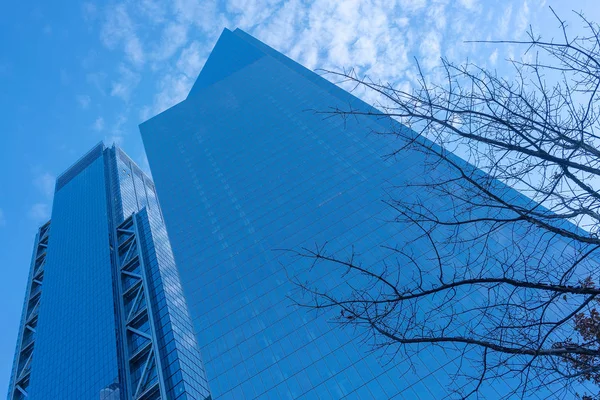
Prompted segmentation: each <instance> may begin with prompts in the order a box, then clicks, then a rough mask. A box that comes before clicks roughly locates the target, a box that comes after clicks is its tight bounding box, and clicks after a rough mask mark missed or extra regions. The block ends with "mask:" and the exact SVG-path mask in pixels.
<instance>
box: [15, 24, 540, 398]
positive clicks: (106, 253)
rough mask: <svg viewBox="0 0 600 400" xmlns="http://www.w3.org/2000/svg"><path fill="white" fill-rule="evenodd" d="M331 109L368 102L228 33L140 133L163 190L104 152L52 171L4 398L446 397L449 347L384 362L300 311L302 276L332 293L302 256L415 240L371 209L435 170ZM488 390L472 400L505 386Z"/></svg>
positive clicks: (383, 127) (381, 254)
mask: <svg viewBox="0 0 600 400" xmlns="http://www.w3.org/2000/svg"><path fill="white" fill-rule="evenodd" d="M331 107H343V108H348V107H351V108H355V109H362V110H372V109H371V108H369V106H368V105H367V104H365V103H364V102H362V101H360V100H359V99H357V98H356V97H354V96H352V95H351V94H350V93H348V92H346V91H344V90H342V89H341V88H339V87H337V86H336V85H334V84H332V83H330V82H328V81H326V80H325V79H323V78H321V77H320V76H318V75H317V74H315V73H313V72H311V71H309V70H308V69H306V68H304V67H302V66H301V65H299V64H297V63H295V62H294V61H292V60H290V59H289V58H287V57H285V56H283V55H282V54H280V53H278V52H276V51H275V50H273V49H271V48H270V47H268V46H266V45H265V44H263V43H261V42H260V41H258V40H256V39H255V38H253V37H251V36H250V35H248V34H246V33H244V32H243V31H240V30H235V31H229V30H225V31H224V32H223V34H222V35H221V37H220V38H219V40H218V42H217V44H216V46H215V48H214V49H213V51H212V53H211V55H210V57H209V58H208V60H207V62H206V64H205V66H204V68H203V69H202V71H201V73H200V75H199V77H198V79H197V81H196V83H195V84H194V86H193V88H192V89H191V91H190V93H189V95H188V97H187V98H186V99H185V100H184V101H182V102H181V103H179V104H177V105H175V106H174V107H172V108H170V109H169V110H167V111H165V112H163V113H161V114H159V115H157V116H155V117H153V118H151V119H150V120H148V121H146V122H144V123H142V124H141V125H140V130H141V134H142V138H143V141H144V145H145V148H146V152H147V155H148V159H149V162H150V166H151V170H152V176H153V179H154V182H155V183H154V182H153V181H152V180H151V179H150V178H149V177H148V176H146V175H145V174H144V173H143V172H142V171H141V170H140V169H139V168H138V167H137V166H136V165H135V164H134V163H133V162H132V161H131V160H130V159H129V157H127V155H126V154H125V153H124V152H123V151H122V150H120V149H119V148H118V147H115V146H113V147H111V148H106V147H105V146H104V145H103V144H98V145H97V146H95V147H94V148H93V149H92V150H91V151H90V152H89V153H88V154H86V155H85V156H84V157H82V158H81V159H80V160H79V161H77V162H76V163H75V164H74V165H73V166H72V167H70V168H69V169H68V170H67V171H66V172H64V173H63V174H62V175H61V176H60V177H58V179H57V182H56V189H55V195H54V206H53V210H52V218H51V221H49V222H48V223H46V224H44V225H43V226H42V227H41V228H40V229H39V232H38V234H37V236H36V240H35V246H34V252H33V257H32V261H31V271H30V274H29V281H28V286H27V293H26V296H25V302H24V306H23V316H22V320H21V327H20V332H19V338H18V343H17V348H16V354H15V359H14V360H15V361H14V366H13V371H12V376H11V382H10V392H9V399H10V400H22V399H33V400H40V399H52V400H54V399H60V400H70V399H73V400H87V399H90V400H96V399H100V400H117V399H119V400H121V399H123V400H129V399H135V400H157V399H163V400H167V399H168V400H184V399H194V400H210V399H219V400H220V399H226V400H230V399H231V400H240V399H277V400H279V399H342V398H344V399H392V398H394V399H444V398H456V397H458V394H457V392H455V391H454V389H456V388H457V386H458V387H459V388H460V384H461V381H460V377H458V380H456V381H455V378H457V377H456V375H455V373H456V371H458V370H459V365H464V364H468V363H469V362H470V360H469V359H468V357H463V355H464V354H463V353H462V351H461V350H460V349H457V351H452V350H451V349H444V351H439V350H438V349H435V348H431V347H420V348H417V349H416V350H415V354H414V356H413V357H412V358H411V360H410V361H411V362H410V363H409V362H408V361H407V357H406V354H405V353H401V352H398V353H396V354H394V356H386V357H380V356H381V355H382V354H381V353H378V352H369V343H364V342H361V341H360V340H358V339H357V335H358V333H357V332H356V331H355V330H353V329H352V328H343V329H340V328H339V327H338V326H337V324H335V323H331V321H330V320H331V318H329V319H328V318H327V317H331V316H325V317H324V316H322V315H318V314H317V313H311V312H307V310H305V309H302V308H299V307H297V306H294V300H298V299H300V301H304V302H310V299H304V300H302V299H301V298H300V297H299V296H301V295H302V291H299V290H298V288H297V287H296V286H295V285H294V284H293V282H292V280H294V279H297V280H299V281H300V282H304V281H305V280H310V281H312V282H316V283H318V285H319V286H320V288H321V290H328V291H332V292H335V291H336V290H338V287H339V286H340V284H341V282H339V280H338V279H339V275H337V274H335V275H334V274H332V273H331V271H329V270H326V269H321V268H318V267H317V268H312V270H311V268H310V266H311V265H310V260H307V259H305V258H303V257H298V256H297V255H296V253H294V251H293V250H294V249H301V248H303V247H304V248H308V249H314V248H315V246H322V245H326V246H327V250H328V252H329V253H334V254H336V255H339V256H340V257H344V255H348V254H352V253H353V252H356V253H358V254H359V255H360V258H361V260H362V261H364V262H365V264H377V263H382V262H384V261H385V260H386V259H387V257H388V256H389V252H388V251H385V248H386V247H395V246H397V245H399V244H400V245H401V244H403V243H409V242H410V239H411V237H413V236H414V234H415V233H414V232H410V231H406V230H405V226H403V225H400V224H394V223H390V221H393V220H394V218H395V217H396V214H395V213H394V212H393V210H392V209H391V208H390V207H389V206H388V205H386V204H384V203H383V202H382V201H381V200H382V199H384V198H386V197H387V195H386V193H387V192H388V191H389V190H394V189H395V188H398V187H406V186H407V185H408V184H410V183H411V182H413V181H414V177H415V176H418V175H420V174H425V173H431V170H428V168H427V166H426V162H425V159H424V155H423V154H421V153H419V152H417V151H406V152H403V153H401V154H399V155H398V157H396V158H395V159H391V158H385V157H383V156H385V155H388V154H390V153H393V152H394V151H396V150H397V143H395V142H394V141H393V139H392V138H390V137H386V136H379V135H375V134H373V132H381V131H388V130H389V129H390V128H393V129H404V128H403V127H401V126H399V125H398V123H397V122H395V121H393V120H391V119H389V118H379V119H368V120H367V119H361V120H358V119H342V118H324V117H323V115H322V114H319V113H317V112H315V110H327V109H330V108H331ZM436 173H442V174H443V173H444V171H440V170H437V171H436ZM155 184H156V187H155ZM507 190H510V189H507ZM511 193H512V194H515V195H517V194H516V192H514V191H512V192H511ZM158 199H160V205H159V201H158ZM444 206H447V204H446V205H444V204H440V209H447V207H444ZM494 245H497V246H499V247H498V248H499V249H502V248H501V247H500V246H501V244H500V240H499V241H498V243H496V244H494ZM411 251H414V253H415V254H416V255H418V253H419V249H418V248H413V249H411ZM421 255H422V254H421ZM334 277H335V278H334ZM468 301H477V299H475V298H470V299H468ZM496 383H497V384H491V385H486V386H485V387H482V388H481V389H480V391H479V393H478V394H479V395H480V397H482V398H490V399H495V398H499V397H501V396H502V395H505V394H507V393H508V392H509V391H510V390H511V385H510V384H505V382H502V381H499V382H496ZM538 396H539V398H548V397H549V396H548V395H547V394H546V393H542V392H541V391H540V392H539V393H538Z"/></svg>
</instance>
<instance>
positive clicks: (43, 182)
mask: <svg viewBox="0 0 600 400" xmlns="http://www.w3.org/2000/svg"><path fill="white" fill-rule="evenodd" d="M55 183H56V177H55V176H54V175H52V174H51V173H49V172H42V173H40V174H38V175H37V176H36V177H35V178H34V180H33V184H34V186H35V187H36V188H37V189H38V190H39V191H40V192H41V193H42V194H43V195H44V196H46V197H47V198H49V199H51V198H52V195H53V194H54V185H55Z"/></svg>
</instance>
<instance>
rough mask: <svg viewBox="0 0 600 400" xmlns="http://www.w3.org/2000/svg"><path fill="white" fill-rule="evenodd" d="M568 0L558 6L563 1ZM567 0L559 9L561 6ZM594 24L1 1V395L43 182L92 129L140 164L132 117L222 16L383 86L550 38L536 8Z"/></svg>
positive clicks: (172, 96) (477, 5) (520, 16)
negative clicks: (532, 36) (510, 42)
mask: <svg viewBox="0 0 600 400" xmlns="http://www.w3.org/2000/svg"><path fill="white" fill-rule="evenodd" d="M567 3H568V4H567ZM566 4H567V5H568V7H567V5H566ZM549 5H552V6H553V7H555V8H556V9H557V11H558V13H559V14H560V15H563V16H565V17H566V18H568V19H569V20H571V21H573V26H574V28H575V29H578V26H579V25H580V23H579V22H578V21H576V19H575V18H574V16H573V14H572V13H570V10H571V8H574V9H576V10H577V11H583V12H584V13H585V14H586V15H587V16H588V17H589V18H591V19H592V20H595V21H597V22H600V10H595V9H594V8H595V7H594V6H593V1H576V0H573V1H570V2H564V1H543V0H538V1H523V0H514V1H513V0H505V1H503V2H497V1H493V0H488V1H483V0H396V1H394V0H343V1H342V0H340V1H332V0H231V1H209V0H173V1H168V2H158V1H153V0H140V1H125V2H119V1H110V2H107V3H99V2H98V3H94V2H76V1H70V2H66V1H60V0H57V1H53V2H39V3H35V2H8V3H7V4H5V5H4V6H3V12H2V13H1V14H0V38H1V40H0V137H1V138H2V146H1V147H0V269H1V271H2V279H1V280H0V305H1V310H2V313H1V314H0V325H1V326H2V329H1V330H0V395H3V393H6V390H7V385H8V379H9V376H10V369H11V365H12V358H13V353H14V346H15V341H16V335H17V330H18V323H19V319H20V314H21V307H22V302H23V294H24V290H25V284H26V278H27V273H28V269H29V260H30V257H31V251H32V242H33V239H34V236H35V232H36V230H37V227H38V226H39V225H40V224H41V223H43V222H45V221H46V220H47V219H48V218H49V215H50V211H51V206H52V192H53V188H54V180H55V178H56V176H57V175H59V174H60V173H61V172H62V171H63V170H64V169H65V168H67V167H68V166H69V165H70V164H71V163H73V162H74V161H75V160H76V159H77V158H78V157H79V156H81V155H82V154H83V153H84V152H86V151H87V150H88V149H89V148H90V147H92V146H93V145H94V144H95V143H97V142H99V141H100V140H104V141H105V142H106V143H107V144H110V143H112V142H117V143H119V144H120V145H121V146H122V147H123V148H124V149H125V151H126V152H127V153H129V154H130V155H131V157H132V158H133V159H134V160H136V161H137V162H138V164H140V166H141V167H142V168H144V169H148V163H147V160H146V158H145V155H144V152H143V147H142V143H141V139H140V136H139V132H138V129H137V125H138V124H139V123H141V122H143V121H144V120H145V119H147V118H149V117H151V116H152V115H154V114H156V113H158V112H160V111H162V110H165V109H166V108H168V107H170V106H172V105H173V104H175V103H177V102H178V101H180V100H182V99H183V98H184V97H185V95H186V94H187V92H188V90H189V89H190V88H191V85H192V84H193V81H194V79H195V77H196V75H197V74H198V72H199V71H200V69H201V68H202V65H203V64H204V61H205V59H206V57H207V56H208V53H209V52H210V49H211V48H212V46H213V45H214V43H215V41H216V39H217V37H218V35H219V33H220V32H221V30H222V29H223V28H224V27H228V28H236V27H239V28H242V29H244V30H246V31H247V32H248V33H250V34H253V35H255V36H256V37H258V38H259V39H261V40H263V41H264V42H266V43H267V44H270V45H271V46H273V47H275V48H276V49H277V50H280V51H282V52H284V53H285V54H287V55H289V56H290V57H292V58H294V59H296V60H297V61H299V62H301V63H303V64H304V65H306V66H308V67H310V68H330V69H341V68H344V67H355V68H356V69H357V70H358V71H359V73H361V74H368V75H369V76H371V77H373V78H376V79H381V80H384V81H389V82H394V83H395V84H397V85H403V86H410V85H411V83H412V82H413V81H414V70H413V69H412V63H413V61H412V59H413V57H417V58H418V59H419V60H420V61H421V63H422V65H423V66H424V68H425V69H426V70H427V71H430V70H431V69H432V68H434V67H435V65H436V64H437V63H438V61H439V57H440V56H446V57H448V58H450V59H451V60H454V61H463V60H465V59H467V58H468V59H470V60H471V61H473V62H476V63H479V64H481V65H485V66H488V67H491V68H494V67H496V66H498V67H499V68H502V60H504V59H506V58H508V57H511V56H512V55H513V54H518V50H517V49H515V48H514V47H510V46H504V47H495V46H491V45H473V44H465V43H464V41H465V40H472V39H497V38H501V39H510V38H518V37H521V36H522V35H523V33H524V31H525V29H526V27H527V26H528V24H532V25H533V26H534V27H535V28H536V29H537V30H538V31H540V32H541V33H542V34H546V35H548V36H552V35H555V34H556V33H557V31H556V29H555V28H556V22H555V20H553V19H552V16H551V14H550V11H549V9H548V6H549Z"/></svg>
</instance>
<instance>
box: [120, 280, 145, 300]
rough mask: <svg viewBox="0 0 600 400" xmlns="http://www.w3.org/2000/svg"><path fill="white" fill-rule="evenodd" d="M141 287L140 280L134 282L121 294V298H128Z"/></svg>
mask: <svg viewBox="0 0 600 400" xmlns="http://www.w3.org/2000/svg"><path fill="white" fill-rule="evenodd" d="M140 285H142V280H141V279H140V280H139V281H136V282H135V283H134V284H133V285H131V286H129V288H127V290H126V291H125V292H123V293H122V296H123V298H125V297H127V296H129V295H130V294H131V292H133V291H134V290H135V289H136V288H137V287H138V286H140Z"/></svg>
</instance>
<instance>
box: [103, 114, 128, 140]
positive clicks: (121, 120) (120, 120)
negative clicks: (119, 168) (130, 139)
mask: <svg viewBox="0 0 600 400" xmlns="http://www.w3.org/2000/svg"><path fill="white" fill-rule="evenodd" d="M126 122H127V117H126V116H125V115H123V114H121V115H119V116H118V117H117V119H116V120H115V122H114V124H112V125H110V127H109V128H108V129H107V136H105V137H104V142H105V143H106V144H108V145H112V144H113V143H114V144H117V145H122V144H123V140H124V138H125V133H126V132H125V129H124V128H123V126H124V125H125V123H126Z"/></svg>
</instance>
